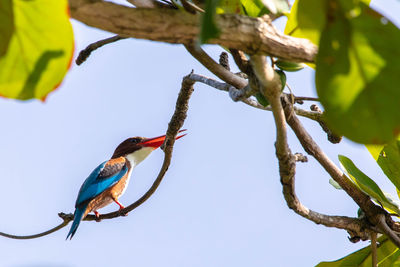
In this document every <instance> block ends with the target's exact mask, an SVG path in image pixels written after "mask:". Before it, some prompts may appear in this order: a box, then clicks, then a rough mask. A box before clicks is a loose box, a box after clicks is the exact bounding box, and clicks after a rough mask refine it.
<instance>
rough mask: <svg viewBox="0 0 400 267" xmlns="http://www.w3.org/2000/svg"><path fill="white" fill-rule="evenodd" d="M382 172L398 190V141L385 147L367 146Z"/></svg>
mask: <svg viewBox="0 0 400 267" xmlns="http://www.w3.org/2000/svg"><path fill="white" fill-rule="evenodd" d="M367 148H368V150H369V152H370V153H371V155H372V156H373V157H374V159H375V160H376V162H377V163H378V165H379V166H380V167H381V169H382V171H383V172H384V173H385V175H386V176H387V177H388V178H389V180H390V181H391V182H392V183H393V184H394V186H395V187H396V189H397V190H399V189H400V139H397V140H394V141H392V142H390V143H389V144H387V145H385V146H367Z"/></svg>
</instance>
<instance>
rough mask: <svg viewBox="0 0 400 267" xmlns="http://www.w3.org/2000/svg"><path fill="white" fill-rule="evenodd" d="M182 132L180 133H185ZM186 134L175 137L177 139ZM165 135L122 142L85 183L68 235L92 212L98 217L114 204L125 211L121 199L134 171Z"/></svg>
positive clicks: (135, 138)
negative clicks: (103, 209) (99, 211)
mask: <svg viewBox="0 0 400 267" xmlns="http://www.w3.org/2000/svg"><path fill="white" fill-rule="evenodd" d="M183 131H185V130H181V131H179V132H183ZM183 136H185V134H182V135H179V136H177V137H176V140H178V139H179V138H181V137H183ZM165 137H166V136H165V135H162V136H158V137H154V138H145V137H132V138H128V139H126V140H125V141H123V142H122V143H121V144H119V145H118V147H117V148H116V149H115V151H114V154H113V155H112V157H111V159H110V160H107V161H105V162H103V163H102V164H100V165H99V166H98V167H97V168H96V169H94V171H93V172H92V173H91V174H90V175H89V177H88V178H87V179H86V180H85V182H84V183H83V184H82V186H81V189H80V190H79V194H78V198H77V199H76V203H75V213H74V221H73V223H72V226H71V229H70V230H69V233H68V235H67V239H68V237H70V236H71V238H70V239H72V237H73V236H74V234H75V232H76V230H77V229H78V226H79V223H80V222H81V221H82V220H83V219H84V218H85V217H86V215H87V214H88V213H89V212H91V211H93V212H94V214H95V216H96V217H97V218H99V216H100V214H99V213H98V212H97V210H98V209H100V208H103V207H105V206H107V205H109V204H110V203H112V202H115V203H116V204H118V206H119V209H120V210H121V209H123V208H125V207H124V206H123V205H122V204H121V203H119V201H118V198H119V197H120V196H121V195H122V194H123V193H124V192H125V190H126V188H127V186H128V183H129V179H130V176H131V173H132V170H133V168H135V167H136V166H137V165H138V164H139V163H140V162H142V161H143V160H144V159H145V158H146V157H147V156H148V155H150V153H151V152H153V150H155V149H157V148H159V147H160V146H161V145H162V144H163V143H164V140H165Z"/></svg>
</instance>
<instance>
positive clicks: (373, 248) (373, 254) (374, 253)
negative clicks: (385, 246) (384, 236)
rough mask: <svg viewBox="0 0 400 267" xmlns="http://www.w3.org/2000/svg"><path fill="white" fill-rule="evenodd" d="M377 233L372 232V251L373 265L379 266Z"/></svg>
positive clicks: (373, 266)
mask: <svg viewBox="0 0 400 267" xmlns="http://www.w3.org/2000/svg"><path fill="white" fill-rule="evenodd" d="M376 242H377V240H376V233H375V232H372V233H371V252H372V267H378V256H377V252H376V249H377V247H376Z"/></svg>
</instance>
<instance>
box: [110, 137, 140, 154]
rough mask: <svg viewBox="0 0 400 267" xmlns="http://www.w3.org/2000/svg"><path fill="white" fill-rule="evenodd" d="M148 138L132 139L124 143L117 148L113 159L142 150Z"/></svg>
mask: <svg viewBox="0 0 400 267" xmlns="http://www.w3.org/2000/svg"><path fill="white" fill-rule="evenodd" d="M145 139H146V138H144V137H139V136H136V137H131V138H128V139H126V140H125V141H123V142H122V143H121V144H119V145H118V146H117V148H116V149H115V151H114V154H113V155H112V157H111V158H113V159H114V158H118V157H123V156H126V155H128V154H131V153H133V152H135V151H137V150H139V149H141V148H142V147H143V146H142V143H143V141H144V140H145Z"/></svg>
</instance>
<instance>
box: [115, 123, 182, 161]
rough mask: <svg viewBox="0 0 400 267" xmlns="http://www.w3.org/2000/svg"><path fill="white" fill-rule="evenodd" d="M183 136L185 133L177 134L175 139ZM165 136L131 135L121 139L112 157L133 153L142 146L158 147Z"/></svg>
mask: <svg viewBox="0 0 400 267" xmlns="http://www.w3.org/2000/svg"><path fill="white" fill-rule="evenodd" d="M183 131H186V130H180V131H179V133H180V132H183ZM183 136H185V134H182V135H179V136H177V137H176V138H175V139H176V140H178V139H179V138H181V137H183ZM165 138H166V136H165V135H161V136H157V137H153V138H145V137H139V136H137V137H131V138H128V139H126V140H125V141H123V142H122V143H121V144H119V145H118V147H117V148H116V149H115V151H114V154H113V156H112V158H113V159H114V158H118V157H125V156H127V155H129V154H131V153H134V152H135V151H138V150H140V149H142V148H144V147H148V148H152V149H157V148H159V147H160V146H161V145H162V144H163V143H164V140H165Z"/></svg>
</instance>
